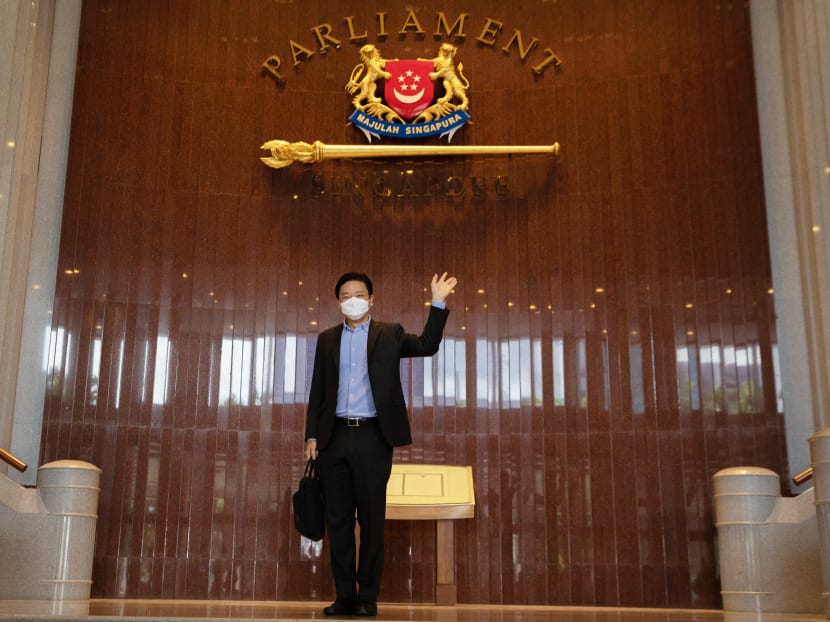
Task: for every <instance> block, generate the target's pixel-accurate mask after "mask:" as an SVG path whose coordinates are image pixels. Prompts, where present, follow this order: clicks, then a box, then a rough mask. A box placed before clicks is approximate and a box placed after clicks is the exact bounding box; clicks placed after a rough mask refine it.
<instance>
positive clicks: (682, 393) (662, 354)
mask: <svg viewBox="0 0 830 622" xmlns="http://www.w3.org/2000/svg"><path fill="white" fill-rule="evenodd" d="M407 6H409V7H411V8H412V13H408V12H407V9H404V8H402V5H399V4H396V3H382V2H377V1H374V0H372V1H370V2H368V3H366V6H365V7H363V6H360V7H357V5H354V3H352V2H346V1H345V0H339V1H326V2H293V1H290V0H287V1H284V2H273V1H265V0H239V1H234V2H229V1H225V2H221V1H219V0H212V1H211V2H203V1H201V0H180V1H178V2H167V1H166V0H164V1H162V0H150V1H147V2H119V1H117V0H89V1H87V2H84V7H83V20H82V27H81V37H80V50H79V57H78V74H77V81H76V85H77V86H76V95H75V103H74V111H73V124H72V138H71V147H70V165H69V174H68V180H67V193H66V204H65V209H64V221H63V229H62V238H61V251H60V269H59V273H58V274H57V293H56V299H55V306H54V323H53V328H52V340H51V346H50V350H49V352H48V355H47V364H48V366H49V368H50V369H51V370H52V376H51V378H52V379H51V381H50V383H49V386H48V387H47V388H46V394H47V400H46V407H45V423H44V430H43V459H44V461H48V460H54V459H59V458H70V457H71V458H78V459H85V460H88V461H90V462H93V463H95V464H97V465H100V466H101V467H102V468H103V470H104V474H103V483H102V491H101V506H100V519H99V523H98V534H97V543H96V552H95V567H94V585H93V595H94V596H97V597H138V598H144V597H147V598H149V597H152V598H215V599H227V598H234V599H236V598H240V599H250V598H255V599H285V600H297V599H299V600H304V599H321V600H326V599H328V598H330V597H331V596H332V591H333V590H332V585H331V581H330V579H329V574H328V572H329V571H328V561H327V559H326V557H327V548H326V545H323V547H322V550H321V549H320V548H319V547H314V546H310V545H309V543H308V542H305V541H302V540H301V539H300V537H299V536H298V535H297V534H296V533H295V532H294V531H293V530H292V523H291V521H292V518H291V513H290V509H289V496H290V493H291V492H292V490H293V489H294V487H295V486H296V482H297V481H298V479H299V477H300V474H301V471H302V467H303V460H302V454H301V452H302V444H303V424H304V408H305V400H306V396H307V392H308V384H309V376H310V374H309V369H310V366H311V362H312V360H311V359H312V356H313V352H314V344H315V339H316V334H317V332H318V331H319V330H321V329H322V328H325V327H327V326H329V325H331V324H333V323H335V322H336V321H337V317H338V316H337V310H336V307H335V305H334V299H333V292H332V289H333V284H334V282H335V280H336V278H337V276H339V274H340V273H341V272H343V271H345V270H348V269H359V270H364V271H367V272H369V273H370V274H371V275H372V276H373V278H374V279H375V287H376V305H375V308H374V315H375V317H377V318H379V319H390V320H401V321H402V322H403V323H404V325H405V326H406V327H407V328H408V329H410V330H412V331H415V332H417V331H418V330H419V329H420V326H421V323H422V322H423V320H424V318H425V311H426V309H425V307H424V304H425V301H426V300H427V297H428V283H429V279H430V277H431V276H432V274H433V273H434V272H436V271H443V270H447V271H449V272H450V273H451V274H453V275H456V276H457V277H458V278H459V279H460V285H459V287H458V290H457V291H456V292H455V294H454V295H453V297H452V298H451V300H450V307H451V309H452V314H451V316H450V321H449V324H448V327H447V331H446V339H445V342H444V344H443V346H442V349H441V352H440V353H439V354H438V355H437V356H435V357H434V358H433V359H427V360H415V361H412V362H407V363H406V364H405V365H404V367H403V370H402V373H403V376H404V380H405V387H406V390H407V398H408V401H409V404H410V407H411V417H412V422H413V431H414V437H415V442H414V444H413V445H412V446H410V447H407V448H405V449H403V450H401V451H398V452H397V454H396V456H397V458H396V459H397V460H400V461H403V462H416V463H420V462H425V463H447V464H469V465H472V466H473V468H474V478H475V487H476V498H477V508H476V517H475V519H471V520H465V521H459V523H458V525H457V528H456V538H455V549H456V558H457V560H458V568H457V580H458V594H459V599H460V601H462V602H469V603H517V604H556V605H568V604H572V605H623V606H644V607H653V606H657V607H664V606H665V607H688V606H694V607H715V606H718V604H719V602H720V601H719V594H718V592H719V585H718V576H717V565H716V560H715V543H714V536H715V533H714V528H713V525H712V500H711V490H710V477H711V476H712V474H713V473H715V472H716V471H717V470H718V469H720V468H723V467H726V466H734V465H739V464H751V465H757V466H764V467H768V468H772V469H774V470H776V471H778V472H779V473H781V474H782V475H784V476H786V475H787V474H786V461H785V455H784V453H785V443H784V434H783V426H782V412H781V406H780V402H779V391H778V389H777V387H776V383H775V366H776V364H777V360H776V356H775V348H776V340H775V335H774V333H773V317H774V311H773V301H772V294H771V292H770V291H769V288H770V268H769V262H768V241H767V237H766V226H765V219H764V209H763V192H762V181H761V163H760V153H759V140H758V128H757V122H756V111H755V99H754V98H755V92H754V80H753V75H752V62H751V49H750V36H749V21H748V9H747V7H746V6H744V5H743V4H741V3H737V4H728V3H714V2H708V1H703V0H701V1H689V2H662V1H657V0H654V1H644V2H606V1H603V0H593V1H588V0H560V1H558V2H543V1H538V0H528V1H526V2H523V3H521V7H520V6H514V5H511V4H505V3H503V2H497V1H493V0H478V1H476V2H474V3H470V4H468V5H465V4H464V3H460V2H455V1H452V2H449V3H445V4H437V5H435V4H425V3H422V2H421V3H415V4H410V5H407ZM439 11H441V12H443V13H444V14H445V15H446V16H447V18H448V19H449V20H450V22H452V21H454V19H455V18H456V17H457V16H459V15H460V14H461V13H467V14H469V17H468V18H467V22H466V27H465V33H464V34H465V35H466V36H465V37H463V38H462V37H457V36H453V37H435V36H433V35H432V33H433V32H434V31H435V23H436V15H437V12H439ZM378 13H385V17H384V18H385V24H386V31H387V32H388V33H389V34H387V35H381V34H379V32H382V31H381V30H380V28H379V22H378V17H377V14H378ZM348 16H353V17H354V19H353V20H352V24H353V28H354V32H355V34H361V32H362V31H366V33H367V36H366V39H364V40H360V41H357V42H353V41H350V33H349V29H348V22H347V21H346V19H345V18H346V17H348ZM412 16H414V17H415V18H416V21H417V22H418V23H420V24H421V25H422V26H423V29H424V31H425V32H424V34H423V35H421V34H418V33H417V32H416V31H417V28H416V27H415V26H414V23H413V21H412ZM488 19H489V20H496V21H499V22H501V23H503V28H502V30H501V31H500V32H499V34H498V35H494V37H493V38H494V41H492V42H491V43H492V44H490V43H488V42H482V41H480V40H478V39H481V38H483V39H485V41H486V39H487V38H488V37H481V34H482V32H483V30H484V29H485V28H486V27H487V24H488V23H489V24H491V25H492V22H488ZM326 23H328V24H330V25H331V28H332V30H331V32H330V33H328V34H329V35H330V36H331V37H333V38H338V39H340V41H341V45H340V46H339V47H335V46H334V45H333V44H332V45H327V47H326V50H325V52H326V53H323V51H322V50H321V49H320V48H321V46H322V45H323V44H322V43H320V42H318V40H317V39H316V35H315V34H314V30H313V29H314V27H315V26H319V25H320V24H326ZM515 30H518V31H519V32H520V33H521V34H522V37H523V45H524V46H525V50H526V51H527V56H526V57H525V58H524V59H522V58H521V54H520V49H519V47H518V46H517V45H516V44H515V43H514V44H513V45H512V46H510V45H508V42H509V37H510V36H511V35H512V34H513V33H514V31H515ZM401 31H403V32H402V33H401ZM318 32H320V33H323V32H324V31H323V30H321V29H318ZM531 37H535V38H536V39H537V40H538V43H536V44H534V46H533V47H531V48H530V49H529V50H528V47H529V46H530V41H531ZM289 40H293V41H294V42H296V44H298V45H299V46H302V47H304V48H306V49H308V50H310V51H313V52H314V54H313V55H312V56H308V55H305V56H304V55H303V54H300V55H299V62H298V64H297V66H296V67H293V66H292V63H291V47H290V45H291V44H290V43H289ZM443 40H450V41H451V42H452V43H454V44H455V45H456V46H457V47H458V49H459V51H458V56H457V57H456V62H457V63H462V64H463V67H464V69H463V73H464V74H465V76H466V77H467V78H468V79H469V82H470V89H469V91H468V93H469V96H470V101H471V108H470V113H471V115H472V120H473V123H471V124H468V125H467V126H466V127H464V128H463V129H462V130H461V131H459V132H458V134H456V136H455V137H454V138H453V144H457V145H525V144H530V145H539V144H542V145H544V144H550V143H552V142H553V141H554V140H556V141H559V142H560V143H561V144H562V154H561V156H560V158H559V159H558V160H557V161H555V162H554V161H553V160H552V159H551V158H549V157H545V156H538V155H522V156H479V157H470V156H466V157H430V158H423V159H411V160H404V159H401V158H375V159H371V160H339V161H330V162H325V163H320V164H315V165H305V164H294V165H292V166H290V167H288V168H285V169H281V170H273V169H270V168H267V167H265V166H263V165H262V164H261V163H260V161H259V157H260V156H261V155H264V154H263V152H261V151H260V150H259V146H260V145H261V144H262V143H263V142H264V141H266V140H269V139H274V138H284V139H287V140H292V141H294V140H306V141H312V140H316V139H319V140H322V141H324V142H326V143H330V144H365V142H366V141H365V139H364V137H363V136H362V135H361V134H360V132H359V131H358V130H357V129H356V128H355V127H353V126H350V125H348V124H347V123H346V119H347V117H348V116H349V114H350V113H351V111H352V108H351V102H350V97H349V96H348V95H347V94H346V92H345V90H344V85H345V83H346V81H347V80H348V77H349V75H350V73H351V71H352V69H353V67H354V66H355V65H356V64H357V62H358V56H357V49H358V47H359V44H361V43H363V42H367V41H368V42H371V43H375V44H376V45H377V46H378V47H379V48H380V49H381V52H382V53H383V55H384V57H386V58H417V57H432V56H434V55H435V53H436V51H437V48H438V45H439V44H440V42H441V41H443ZM322 41H323V43H326V42H330V40H328V39H325V38H323V39H322ZM504 48H507V50H506V51H505V49H504ZM545 48H551V49H552V50H554V51H555V52H556V54H558V55H559V57H560V58H561V59H562V62H563V64H562V67H561V69H559V70H554V69H548V70H547V71H544V72H543V73H542V74H541V75H534V72H533V71H532V69H531V68H532V67H533V66H534V65H536V64H538V63H539V62H540V61H541V60H543V58H544V56H543V52H542V50H543V49H545ZM296 49H299V48H295V50H296ZM274 54H276V55H279V56H280V57H281V59H282V65H281V67H280V69H279V71H280V72H281V73H282V74H283V76H284V77H285V82H284V83H283V84H277V83H276V82H275V80H274V79H273V78H272V77H271V76H269V75H268V74H267V73H265V72H263V71H262V70H261V68H260V67H261V64H262V63H263V62H264V61H265V59H267V58H268V57H269V56H271V55H274ZM375 142H377V141H375ZM394 142H395V141H392V140H387V139H384V140H383V141H381V143H382V144H394ZM420 142H422V143H424V142H426V143H429V144H438V143H439V142H440V143H441V144H444V141H439V140H437V139H427V140H423V141H420ZM435 546H436V545H435V542H434V528H433V525H432V524H430V523H428V522H393V523H390V524H389V529H388V547H387V572H386V576H385V584H384V588H383V592H382V600H386V601H406V602H410V601H411V602H429V601H431V600H432V599H433V598H434V596H435V588H434V582H435V572H436V570H435V557H436V555H435V554H436V550H435Z"/></svg>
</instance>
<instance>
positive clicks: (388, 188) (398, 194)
mask: <svg viewBox="0 0 830 622" xmlns="http://www.w3.org/2000/svg"><path fill="white" fill-rule="evenodd" d="M508 181H509V180H508V177H507V176H502V175H496V176H495V177H493V178H487V177H483V176H477V175H474V176H471V177H470V178H465V177H462V176H458V175H449V176H448V177H445V178H443V179H439V178H437V177H434V176H426V177H422V176H421V175H418V174H417V172H413V171H412V170H404V171H384V172H383V173H382V174H379V175H376V176H374V177H366V176H361V177H357V178H353V177H352V176H350V175H333V176H332V177H330V178H326V177H324V176H323V175H314V177H312V180H311V196H312V197H314V198H315V199H324V198H353V199H359V200H363V199H365V198H366V196H367V195H371V196H374V197H376V198H379V199H412V198H419V197H424V198H429V197H433V196H439V195H443V196H444V197H447V198H450V199H457V198H462V197H465V196H471V197H472V198H474V199H486V198H487V197H488V196H495V197H497V198H503V197H506V196H507V195H508V193H509V186H508Z"/></svg>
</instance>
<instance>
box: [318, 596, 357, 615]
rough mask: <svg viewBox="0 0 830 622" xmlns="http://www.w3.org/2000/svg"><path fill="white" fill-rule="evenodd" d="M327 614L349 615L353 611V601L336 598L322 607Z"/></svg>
mask: <svg viewBox="0 0 830 622" xmlns="http://www.w3.org/2000/svg"><path fill="white" fill-rule="evenodd" d="M323 613H324V614H326V615H327V616H350V615H352V614H353V613H354V601H353V600H346V599H345V598H338V599H337V600H335V601H334V602H333V603H332V604H330V605H329V606H328V607H326V608H324V609H323Z"/></svg>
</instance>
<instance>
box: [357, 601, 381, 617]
mask: <svg viewBox="0 0 830 622" xmlns="http://www.w3.org/2000/svg"><path fill="white" fill-rule="evenodd" d="M377 614H378V605H377V603H373V602H372V601H370V600H361V601H358V603H357V605H355V608H354V615H356V616H364V617H374V616H376V615H377Z"/></svg>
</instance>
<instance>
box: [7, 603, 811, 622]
mask: <svg viewBox="0 0 830 622" xmlns="http://www.w3.org/2000/svg"><path fill="white" fill-rule="evenodd" d="M325 604H328V603H308V602H302V603H300V602H240V601H231V602H228V601H183V600H91V601H83V602H78V601H74V602H73V601H64V602H60V601H55V602H46V601H0V621H5V620H12V621H14V622H26V621H41V620H51V621H55V622H58V621H60V622H73V621H78V622H110V621H112V622H128V621H141V622H162V621H165V620H176V621H184V620H189V621H195V620H228V621H229V620H234V621H243V620H244V621H246V622H252V621H254V620H271V621H279V622H293V621H296V620H303V621H304V620H321V619H331V618H326V617H325V616H324V615H323V612H322V607H323V606H324V605H325ZM352 619H354V618H352ZM376 619H377V620H379V621H384V622H479V621H484V622H542V621H545V622H548V621H551V622H818V621H821V620H826V619H827V617H825V616H824V615H810V614H791V613H788V614H780V613H735V612H725V611H716V610H702V609H698V610H691V609H614V608H593V607H517V606H476V605H457V606H452V607H447V606H444V607H437V606H429V605H397V604H395V605H393V604H384V603H380V604H379V606H378V617H377V618H376Z"/></svg>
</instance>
